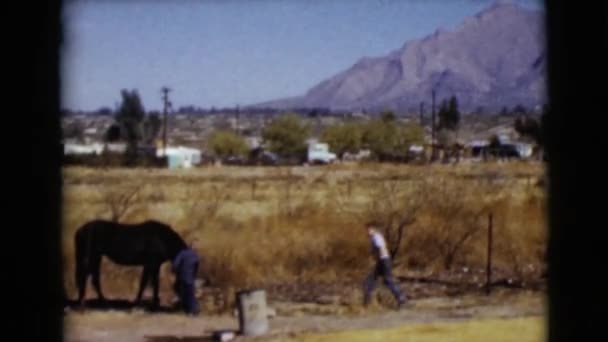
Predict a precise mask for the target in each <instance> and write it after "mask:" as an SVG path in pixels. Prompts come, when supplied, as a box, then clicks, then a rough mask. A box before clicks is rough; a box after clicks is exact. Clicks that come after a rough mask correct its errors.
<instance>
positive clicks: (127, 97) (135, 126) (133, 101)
mask: <svg viewBox="0 0 608 342" xmlns="http://www.w3.org/2000/svg"><path fill="white" fill-rule="evenodd" d="M121 95H122V103H121V104H120V107H119V109H118V112H117V113H116V117H115V119H116V122H118V124H119V125H120V126H121V127H122V128H123V129H124V133H125V138H126V140H127V150H126V154H127V157H128V159H129V161H133V160H134V159H135V158H136V157H137V146H138V142H139V141H140V140H141V138H142V135H143V132H142V127H141V123H142V121H143V119H144V117H145V115H146V112H145V110H144V107H143V105H142V103H141V100H140V98H139V94H138V92H137V90H132V91H130V92H129V91H128V90H126V89H123V90H122V91H121Z"/></svg>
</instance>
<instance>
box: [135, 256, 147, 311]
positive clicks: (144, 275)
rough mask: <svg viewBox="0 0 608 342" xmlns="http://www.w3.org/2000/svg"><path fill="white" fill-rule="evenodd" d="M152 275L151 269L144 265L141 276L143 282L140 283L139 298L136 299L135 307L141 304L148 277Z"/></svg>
mask: <svg viewBox="0 0 608 342" xmlns="http://www.w3.org/2000/svg"><path fill="white" fill-rule="evenodd" d="M149 275H150V269H149V266H148V265H144V270H143V272H142V274H141V280H140V281H139V290H138V291H137V297H136V298H135V305H139V304H140V303H141V296H142V295H143V294H144V289H145V288H146V285H147V284H148V277H149Z"/></svg>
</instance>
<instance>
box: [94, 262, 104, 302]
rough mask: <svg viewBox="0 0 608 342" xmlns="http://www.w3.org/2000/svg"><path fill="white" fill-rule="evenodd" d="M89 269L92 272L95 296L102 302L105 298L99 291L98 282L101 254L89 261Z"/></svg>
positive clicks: (99, 285)
mask: <svg viewBox="0 0 608 342" xmlns="http://www.w3.org/2000/svg"><path fill="white" fill-rule="evenodd" d="M91 271H92V273H93V287H95V291H97V297H98V298H99V300H100V301H102V302H104V301H105V300H106V299H105V297H104V296H103V293H102V292H101V284H100V282H99V273H100V271H101V255H99V256H96V257H95V258H94V259H93V260H92V262H91Z"/></svg>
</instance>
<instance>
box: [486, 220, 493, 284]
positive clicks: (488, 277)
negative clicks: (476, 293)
mask: <svg viewBox="0 0 608 342" xmlns="http://www.w3.org/2000/svg"><path fill="white" fill-rule="evenodd" d="M491 280H492V213H490V214H489V215H488V256H487V264H486V295H489V294H490V283H491Z"/></svg>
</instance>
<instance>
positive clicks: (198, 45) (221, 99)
mask: <svg viewBox="0 0 608 342" xmlns="http://www.w3.org/2000/svg"><path fill="white" fill-rule="evenodd" d="M494 2H495V1H494V0H487V1H483V0H443V1H433V0H427V1H425V0H417V1H415V0H412V1H407V0H401V1H397V0H325V1H317V0H292V1H289V0H284V1H278V0H223V1H219V0H217V1H205V0H200V1H194V0H188V1H186V0H173V1H169V0H166V1H161V0H156V1H153V0H149V1H144V0H138V1H135V0H132V1H128V0H124V1H119V0H114V1H108V0H97V1H72V2H69V1H68V3H67V4H66V6H65V8H64V21H63V24H64V29H65V32H64V46H63V50H62V90H61V91H62V107H63V108H70V109H75V110H96V109H99V108H100V107H110V108H114V107H115V106H116V105H117V104H118V103H119V102H120V99H121V98H120V90H121V89H123V88H126V89H137V90H138V92H139V94H140V96H141V99H142V102H143V104H144V107H145V109H146V110H160V109H161V108H162V101H161V93H160V88H161V87H162V86H165V85H167V86H169V87H170V88H172V89H173V91H172V92H171V94H170V97H171V100H172V102H173V107H174V108H175V109H177V108H178V107H180V106H187V105H194V106H197V107H204V108H210V107H216V108H220V107H234V106H236V105H241V106H242V105H247V104H253V103H257V102H263V101H267V100H273V99H277V98H281V97H288V96H295V95H301V94H303V93H305V92H306V91H307V90H308V89H309V88H310V87H312V86H314V85H315V84H317V83H318V82H320V81H322V80H324V79H326V78H328V77H330V76H332V75H334V74H335V73H337V72H340V71H343V70H345V69H346V68H348V67H350V66H351V65H352V64H353V63H355V62H356V61H357V60H358V59H360V58H361V57H364V56H368V57H371V56H380V55H384V54H386V53H388V52H390V51H392V50H394V49H397V48H399V47H401V46H402V45H403V44H404V43H405V42H406V41H408V40H411V39H416V38H420V37H423V36H425V35H427V34H430V33H433V32H434V31H435V30H436V29H438V28H445V29H451V28H453V27H455V26H457V25H458V24H460V22H461V21H462V20H463V19H464V17H466V16H469V15H472V14H475V13H477V12H479V11H480V10H482V9H484V8H486V7H488V6H490V5H491V4H493V3H494ZM514 2H517V3H519V4H521V5H522V6H524V7H527V8H533V9H541V8H542V2H540V1H532V0H528V1H524V0H520V1H514Z"/></svg>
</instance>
